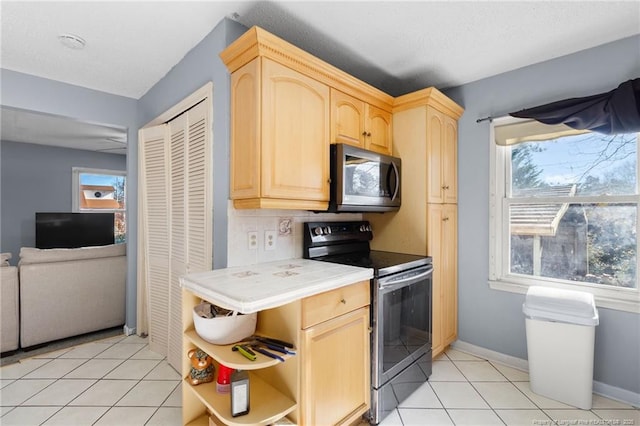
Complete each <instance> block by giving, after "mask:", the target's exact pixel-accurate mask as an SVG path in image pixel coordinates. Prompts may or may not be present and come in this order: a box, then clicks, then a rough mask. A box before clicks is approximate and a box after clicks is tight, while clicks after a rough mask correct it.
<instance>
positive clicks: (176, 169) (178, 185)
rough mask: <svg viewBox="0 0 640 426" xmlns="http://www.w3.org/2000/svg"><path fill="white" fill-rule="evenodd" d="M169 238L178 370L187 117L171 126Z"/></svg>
mask: <svg viewBox="0 0 640 426" xmlns="http://www.w3.org/2000/svg"><path fill="white" fill-rule="evenodd" d="M168 125H169V150H170V152H171V155H170V157H169V170H170V172H169V205H170V210H169V217H170V222H169V223H170V227H169V228H168V231H169V238H170V245H171V258H170V263H169V266H170V283H169V305H168V306H167V308H166V310H165V312H166V313H167V314H168V315H169V326H168V330H167V333H168V348H167V361H168V362H169V364H170V365H172V366H173V368H175V369H179V368H180V365H181V359H180V353H181V350H182V332H183V330H182V290H181V289H180V277H181V276H182V275H185V274H186V272H187V266H186V265H187V253H186V234H185V228H186V219H187V217H186V216H187V209H186V196H185V188H186V181H187V177H186V174H187V171H186V155H185V154H186V153H185V147H186V143H187V130H186V129H187V115H186V114H182V115H181V116H179V117H177V118H175V119H173V120H171V121H170V122H169V123H168Z"/></svg>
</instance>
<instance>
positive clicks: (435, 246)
mask: <svg viewBox="0 0 640 426" xmlns="http://www.w3.org/2000/svg"><path fill="white" fill-rule="evenodd" d="M444 218H445V212H444V205H442V204H429V205H428V207H427V255H428V256H431V257H432V258H433V299H432V300H433V311H432V318H433V323H432V324H433V334H432V338H433V339H432V343H431V345H432V349H433V355H434V356H435V355H437V354H439V353H440V352H442V350H443V349H444V336H443V323H442V318H443V315H444V313H445V307H444V300H443V288H444V283H443V280H444V276H445V274H444V270H443V266H442V264H443V259H442V243H443V241H444V235H443V223H444V222H445V221H444Z"/></svg>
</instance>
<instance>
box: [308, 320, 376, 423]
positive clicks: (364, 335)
mask: <svg viewBox="0 0 640 426" xmlns="http://www.w3.org/2000/svg"><path fill="white" fill-rule="evenodd" d="M302 340H303V342H302V344H303V348H302V349H301V350H300V356H301V358H302V359H301V361H302V377H301V386H302V389H301V393H302V396H301V401H305V404H304V405H303V406H302V407H301V414H302V424H303V425H335V424H341V423H351V422H353V421H354V420H356V419H357V418H358V417H360V416H361V415H362V414H363V413H364V412H366V410H367V409H368V407H369V401H370V392H371V390H370V388H369V386H370V362H369V351H370V349H369V308H368V307H364V308H360V309H357V310H355V311H352V312H350V313H348V314H344V315H341V316H339V317H336V318H334V319H331V320H329V321H325V322H323V323H320V324H318V325H315V326H313V327H310V328H308V329H306V330H303V331H302Z"/></svg>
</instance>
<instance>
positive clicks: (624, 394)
mask: <svg viewBox="0 0 640 426" xmlns="http://www.w3.org/2000/svg"><path fill="white" fill-rule="evenodd" d="M593 393H596V394H598V395H600V396H604V397H607V398H610V399H615V400H616V401H620V402H624V403H626V404H629V405H633V406H634V407H640V393H635V392H631V391H629V390H626V389H622V388H617V387H615V386H611V385H608V384H606V383H602V382H596V381H595V380H594V381H593Z"/></svg>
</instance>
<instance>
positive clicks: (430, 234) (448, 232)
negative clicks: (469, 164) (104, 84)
mask: <svg viewBox="0 0 640 426" xmlns="http://www.w3.org/2000/svg"><path fill="white" fill-rule="evenodd" d="M427 227H428V228H427V254H428V255H429V256H432V257H433V266H434V271H433V313H432V315H433V342H432V348H433V356H436V355H438V354H439V353H440V352H442V351H443V350H444V349H445V348H446V347H447V346H448V345H449V344H450V343H451V342H453V341H454V340H456V338H457V336H458V332H457V330H458V285H457V283H458V264H457V259H458V247H457V241H458V206H457V204H428V206H427Z"/></svg>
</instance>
